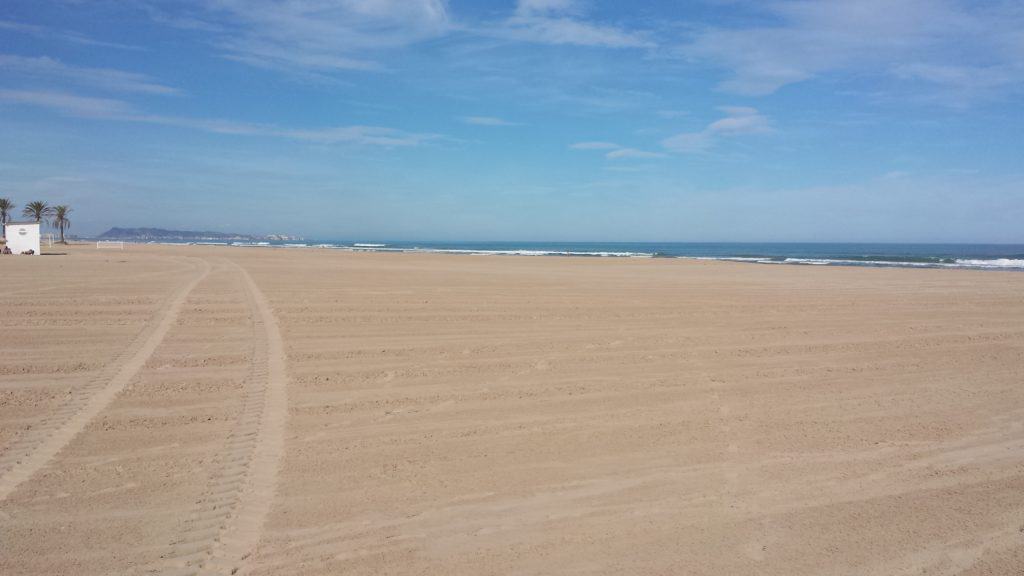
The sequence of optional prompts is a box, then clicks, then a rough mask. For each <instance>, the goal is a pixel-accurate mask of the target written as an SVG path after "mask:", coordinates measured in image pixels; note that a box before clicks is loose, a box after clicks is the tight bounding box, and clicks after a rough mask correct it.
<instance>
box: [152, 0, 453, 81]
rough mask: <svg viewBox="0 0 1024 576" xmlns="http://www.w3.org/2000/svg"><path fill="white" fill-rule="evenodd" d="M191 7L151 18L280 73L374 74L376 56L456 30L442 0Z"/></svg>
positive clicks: (302, 0)
mask: <svg viewBox="0 0 1024 576" xmlns="http://www.w3.org/2000/svg"><path fill="white" fill-rule="evenodd" d="M188 7H189V9H188V10H187V11H183V13H181V14H179V13H167V12H162V11H158V12H154V13H153V15H152V17H153V18H154V20H155V21H159V22H163V23H168V25H172V26H187V27H188V28H190V29H201V30H205V31H208V32H210V33H212V34H214V37H215V38H216V40H215V41H214V42H215V44H216V45H217V46H218V47H219V48H220V49H221V50H222V53H223V55H224V56H225V57H227V58H229V59H232V60H236V61H239V62H243V63H246V64H249V65H253V66H259V67H264V68H273V69H280V70H294V69H295V68H296V67H298V68H300V69H303V70H314V71H320V72H324V71H338V70H375V69H379V68H381V65H380V64H379V63H378V62H377V61H376V60H374V58H373V53H375V52H377V51H383V50H389V49H395V48H402V47H405V46H409V45H411V44H415V43H417V42H420V41H423V40H428V39H432V38H437V37H440V36H443V35H444V34H446V33H447V32H448V31H449V30H450V28H451V24H450V22H449V19H448V12H447V8H446V5H445V2H444V1H443V0H369V1H363V2H356V1H351V0H342V1H324V0H191V2H190V4H189V5H188ZM179 10H180V9H179ZM179 23H181V24H179Z"/></svg>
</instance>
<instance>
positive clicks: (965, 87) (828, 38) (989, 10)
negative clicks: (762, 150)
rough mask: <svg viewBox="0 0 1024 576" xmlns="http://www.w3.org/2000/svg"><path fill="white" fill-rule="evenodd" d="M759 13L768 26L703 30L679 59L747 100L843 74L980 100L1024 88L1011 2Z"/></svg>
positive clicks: (828, 2) (808, 7) (926, 0)
mask: <svg viewBox="0 0 1024 576" xmlns="http://www.w3.org/2000/svg"><path fill="white" fill-rule="evenodd" d="M757 7H758V9H760V11H763V15H765V16H767V18H766V19H761V21H762V22H764V21H766V20H767V21H770V22H772V23H771V24H760V25H753V26H750V25H747V26H740V27H730V28H725V27H708V28H704V29H703V30H699V31H698V32H696V33H694V34H692V35H691V37H690V40H689V41H688V42H687V43H686V44H684V46H682V48H681V49H680V50H679V53H680V54H681V55H682V56H683V57H684V58H687V59H689V60H692V61H695V62H705V63H710V64H712V65H715V66H717V67H720V68H724V69H726V70H728V71H729V72H730V76H729V77H728V78H726V79H725V80H723V81H722V82H721V83H720V84H719V87H720V88H721V89H722V90H725V91H728V92H734V93H739V94H747V95H765V94H771V93H772V92H775V91H776V90H778V89H779V88H782V87H783V86H787V85H790V84H795V83H798V82H803V81H806V80H809V79H812V78H815V77H820V76H824V75H827V74H830V73H834V72H840V71H859V72H863V73H869V74H880V75H884V76H889V77H894V78H902V79H913V80H918V81H923V82H927V83H930V84H933V85H936V86H939V87H942V88H948V89H954V90H960V91H969V90H973V91H974V92H975V93H980V92H982V91H985V92H987V91H989V90H990V89H994V88H999V87H1005V86H1007V85H1009V84H1014V83H1021V82H1022V81H1024V67H1022V66H1021V64H1020V61H1021V58H1022V57H1024V41H1022V40H1021V33H1020V30H1021V29H1022V27H1024V11H1022V10H1019V9H1014V8H1013V7H1012V6H1011V5H1010V4H1007V3H998V2H996V3H991V4H986V5H983V6H978V5H977V4H971V3H967V2H962V1H957V0H905V1H902V2H891V1H888V0H825V1H814V2H812V1H809V0H774V1H771V2H765V3H762V4H759V5H758V6H757ZM979 82H980V88H982V89H983V90H978V88H979V84H978V83H979Z"/></svg>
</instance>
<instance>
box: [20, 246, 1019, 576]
mask: <svg viewBox="0 0 1024 576" xmlns="http://www.w3.org/2000/svg"><path fill="white" fill-rule="evenodd" d="M0 275H2V279H3V281H2V285H0V286H2V287H0V330H2V337H0V349H2V357H0V573H2V574H5V575H15V574H47V575H52V574H165V575H166V574H194V573H195V574H199V573H202V574H231V573H237V574H260V575H280V574H464V575H480V574H708V575H711V574H714V575H719V574H778V575H798V574H808V575H811V574H814V575H817V574H878V575H891V574H929V575H934V574H1021V573H1024V274H1020V273H1013V272H984V271H969V270H911V269H869V268H838V267H795V266H768V265H755V264H735V263H721V262H696V261H685V260H667V259H666V260H662V259H654V260H643V259H596V258H595V259H588V258H560V257H532V258H531V257H501V256H457V255H428V254H354V253H345V252H337V251H328V250H313V249H295V250H289V249H258V248H253V249H247V248H228V247H205V246H190V247H163V246H130V247H129V248H128V249H127V250H125V251H123V252H120V251H110V250H105V251H97V250H96V249H95V248H93V247H91V246H71V247H69V248H68V249H67V250H66V254H64V255H53V256H44V257H38V258H28V257H18V258H14V257H3V258H0Z"/></svg>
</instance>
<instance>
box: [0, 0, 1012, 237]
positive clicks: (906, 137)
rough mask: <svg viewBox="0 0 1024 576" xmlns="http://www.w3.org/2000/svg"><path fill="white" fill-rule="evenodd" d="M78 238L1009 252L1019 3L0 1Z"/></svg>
mask: <svg viewBox="0 0 1024 576" xmlns="http://www.w3.org/2000/svg"><path fill="white" fill-rule="evenodd" d="M0 123H2V126H3V130H2V131H0V195H4V196H8V197H11V198H12V199H14V200H15V201H16V202H18V203H19V204H21V205H23V204H24V203H26V202H28V201H30V200H35V199H45V200H48V201H49V202H50V203H51V204H57V203H67V204H70V205H72V206H73V208H74V209H75V213H74V218H73V221H74V228H73V230H72V231H73V232H77V233H80V234H89V233H98V232H101V231H102V230H104V229H106V228H107V227H109V226H161V227H168V228H184V229H216V230H224V231H238V232H255V233H291V234H302V235H305V236H306V237H310V238H325V239H326V238H351V239H422V240H430V239H437V240H455V239H467V240H469V239H494V240H499V239H520V240H663V241H667V240H680V241H728V240H735V241H924V242H938V241H951V242H1024V226H1022V225H1021V223H1022V222H1024V138H1022V137H1021V134H1024V4H1022V3H1021V2H1019V1H995V2H978V1H971V2H968V1H961V2H958V1H953V0H904V1H900V0H886V1H882V0H865V1H858V0H845V1H821V2H809V1H772V0H768V1H749V2H746V1H742V0H705V1H693V2H670V1H663V2H656V1H649V2H643V1H637V2H631V3H624V2H600V1H597V0H592V1H586V0H520V1H519V2H515V1H503V2H498V1H494V2H470V1H465V0H462V1H460V0H449V1H447V2H445V1H444V0H363V1H358V0H90V1H72V0H64V1H57V0H6V1H5V2H3V3H2V4H0Z"/></svg>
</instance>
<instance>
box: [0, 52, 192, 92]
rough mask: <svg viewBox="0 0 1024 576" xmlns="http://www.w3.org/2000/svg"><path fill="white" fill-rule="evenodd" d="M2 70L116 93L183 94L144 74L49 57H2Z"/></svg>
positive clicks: (0, 62) (0, 55) (3, 55)
mask: <svg viewBox="0 0 1024 576" xmlns="http://www.w3.org/2000/svg"><path fill="white" fill-rule="evenodd" d="M0 70H4V71H7V72H11V73H17V74H21V75H24V76H29V77H36V78H46V79H50V80H62V81H71V82H74V83H77V84H85V85H89V86H93V87H96V88H100V89H104V90H111V91H116V92H135V93H140V94H162V95H173V94H180V93H181V92H180V90H178V89H177V88H172V87H170V86H165V85H163V84H160V83H158V82H156V81H154V80H153V79H152V78H150V77H148V76H146V75H144V74H136V73H133V72H125V71H122V70H114V69H111V68H80V67H75V66H69V65H67V64H64V63H63V62H61V61H59V60H55V59H53V58H50V57H48V56H38V57H26V56H16V55H13V54H0Z"/></svg>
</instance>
